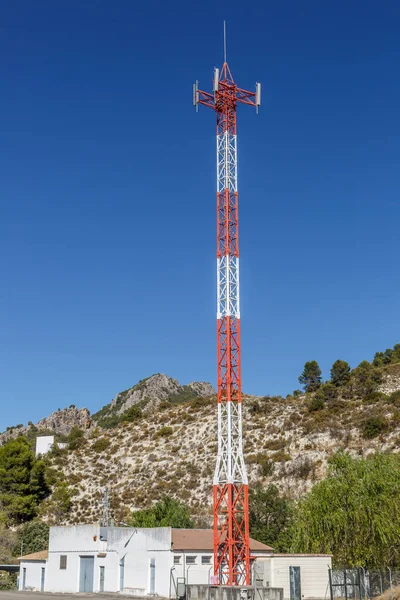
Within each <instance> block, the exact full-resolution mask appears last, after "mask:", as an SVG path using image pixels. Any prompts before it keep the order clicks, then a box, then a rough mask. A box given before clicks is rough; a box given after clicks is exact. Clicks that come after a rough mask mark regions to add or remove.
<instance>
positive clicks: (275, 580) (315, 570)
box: [257, 554, 332, 600]
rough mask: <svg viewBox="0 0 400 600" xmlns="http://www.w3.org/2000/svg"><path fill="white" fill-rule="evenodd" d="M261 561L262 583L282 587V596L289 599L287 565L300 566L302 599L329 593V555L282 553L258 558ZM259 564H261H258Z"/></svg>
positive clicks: (258, 561)
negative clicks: (262, 570) (262, 569)
mask: <svg viewBox="0 0 400 600" xmlns="http://www.w3.org/2000/svg"><path fill="white" fill-rule="evenodd" d="M261 562H262V563H263V567H264V577H263V579H264V584H269V586H270V587H281V588H283V597H284V599H285V600H289V599H290V580H289V567H291V566H292V567H300V585H301V596H302V598H304V599H311V598H325V597H326V596H327V594H329V568H330V567H331V562H332V561H331V557H330V556H318V555H304V554H303V555H301V554H300V555H299V554H297V555H296V554H286V555H285V554H282V555H275V556H272V557H271V558H258V559H257V563H261ZM260 566H261V565H260Z"/></svg>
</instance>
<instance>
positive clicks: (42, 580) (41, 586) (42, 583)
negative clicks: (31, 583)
mask: <svg viewBox="0 0 400 600" xmlns="http://www.w3.org/2000/svg"><path fill="white" fill-rule="evenodd" d="M45 571H46V570H45V568H44V567H42V574H41V576H40V591H41V592H44V575H45Z"/></svg>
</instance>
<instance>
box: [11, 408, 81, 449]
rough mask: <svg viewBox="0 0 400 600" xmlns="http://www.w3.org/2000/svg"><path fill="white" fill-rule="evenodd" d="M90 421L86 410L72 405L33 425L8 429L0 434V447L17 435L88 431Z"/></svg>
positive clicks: (65, 433)
mask: <svg viewBox="0 0 400 600" xmlns="http://www.w3.org/2000/svg"><path fill="white" fill-rule="evenodd" d="M91 425H92V419H91V416H90V412H89V411H88V409H87V408H80V409H79V408H77V407H76V406H74V405H73V404H71V406H70V407H69V408H63V409H62V410H57V411H56V412H53V413H52V414H51V415H50V416H49V417H44V418H43V419H41V420H40V421H39V422H38V423H36V424H35V425H34V424H33V423H29V425H17V426H16V427H8V428H7V430H6V431H5V432H4V433H0V445H3V444H5V443H6V442H8V440H10V439H13V438H16V437H18V436H19V435H29V434H31V433H32V432H35V433H39V434H40V432H43V434H44V435H45V434H49V435H51V434H60V435H68V434H69V433H71V430H72V428H73V427H79V429H84V430H87V429H90V427H91Z"/></svg>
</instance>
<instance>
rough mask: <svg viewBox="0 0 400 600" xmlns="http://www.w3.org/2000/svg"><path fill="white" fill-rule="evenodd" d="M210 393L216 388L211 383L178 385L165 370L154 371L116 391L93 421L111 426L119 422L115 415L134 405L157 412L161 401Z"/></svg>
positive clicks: (185, 399) (119, 414) (171, 401)
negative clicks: (163, 371) (134, 383)
mask: <svg viewBox="0 0 400 600" xmlns="http://www.w3.org/2000/svg"><path fill="white" fill-rule="evenodd" d="M211 394H215V390H214V388H213V387H212V385H211V384H210V383H206V382H203V381H201V382H198V381H193V382H191V383H188V384H187V385H181V384H180V383H179V381H177V380H176V379H172V378H171V377H168V376H167V375H165V374H164V373H156V374H155V375H152V376H151V377H147V378H146V379H142V380H141V381H139V382H138V383H137V384H136V385H134V386H133V387H131V388H129V389H128V390H125V391H124V392H120V393H119V394H117V395H116V396H115V398H114V399H113V400H112V402H111V403H110V404H107V405H106V406H104V407H103V408H102V409H101V410H100V411H99V412H97V413H95V414H94V415H93V420H94V421H96V422H97V423H98V424H99V425H102V426H105V427H109V426H114V425H116V424H117V423H118V422H119V421H120V419H118V417H120V416H121V415H123V414H124V413H126V412H127V411H128V410H129V409H130V408H132V407H134V406H136V407H138V408H140V409H141V410H145V411H146V412H148V413H149V412H154V411H156V410H157V409H158V408H159V406H160V404H161V403H162V402H168V403H170V404H175V403H178V402H184V401H187V400H191V399H193V398H197V397H201V396H209V395H211Z"/></svg>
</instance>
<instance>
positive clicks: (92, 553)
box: [19, 525, 331, 600]
mask: <svg viewBox="0 0 400 600" xmlns="http://www.w3.org/2000/svg"><path fill="white" fill-rule="evenodd" d="M250 546H251V554H252V556H253V557H254V558H255V562H254V565H253V569H252V571H253V578H254V579H257V580H258V582H259V584H261V582H262V583H263V584H264V585H267V586H268V587H279V588H283V590H284V598H285V599H288V600H289V599H290V600H300V599H306V598H321V599H322V598H324V597H325V592H326V587H327V585H328V567H329V566H330V563H331V559H330V556H320V555H292V554H290V555H285V554H283V555H282V554H274V553H273V550H272V548H270V547H269V546H266V545H265V544H262V543H261V542H257V541H256V540H251V541H250ZM213 558H214V557H213V531H212V530H211V529H171V528H170V527H156V528H148V529H147V528H133V527H100V526H99V525H73V526H67V527H51V528H50V539H49V550H48V552H47V551H45V552H39V553H35V554H31V555H28V556H23V557H21V558H20V579H19V581H20V588H19V589H20V590H24V589H32V590H38V591H39V590H41V591H46V592H66V593H76V592H121V593H124V594H130V595H136V596H146V595H158V596H163V597H167V598H172V597H175V596H176V586H177V581H178V578H184V580H185V581H186V582H187V583H188V584H189V585H190V584H203V585H204V584H206V585H207V584H208V583H209V581H210V576H211V575H212V572H213Z"/></svg>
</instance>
